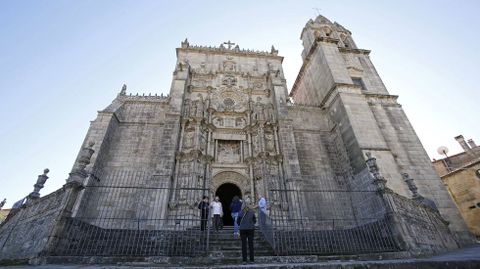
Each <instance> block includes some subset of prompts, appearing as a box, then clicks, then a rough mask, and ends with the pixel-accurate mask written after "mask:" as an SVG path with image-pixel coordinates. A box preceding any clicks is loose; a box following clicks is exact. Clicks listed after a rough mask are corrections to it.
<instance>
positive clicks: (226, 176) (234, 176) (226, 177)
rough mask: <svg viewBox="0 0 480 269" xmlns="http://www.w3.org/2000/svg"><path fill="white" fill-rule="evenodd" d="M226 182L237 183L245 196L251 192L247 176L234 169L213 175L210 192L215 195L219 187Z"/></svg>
mask: <svg viewBox="0 0 480 269" xmlns="http://www.w3.org/2000/svg"><path fill="white" fill-rule="evenodd" d="M225 183H230V184H234V185H236V186H237V187H238V188H240V191H241V192H242V195H243V196H245V195H249V194H250V183H249V180H248V178H247V177H246V176H244V175H242V174H240V173H237V172H233V171H223V172H220V173H217V174H216V175H215V176H213V180H212V184H211V186H210V193H211V194H212V196H213V195H215V192H216V191H217V189H218V188H219V187H220V186H221V185H223V184H225Z"/></svg>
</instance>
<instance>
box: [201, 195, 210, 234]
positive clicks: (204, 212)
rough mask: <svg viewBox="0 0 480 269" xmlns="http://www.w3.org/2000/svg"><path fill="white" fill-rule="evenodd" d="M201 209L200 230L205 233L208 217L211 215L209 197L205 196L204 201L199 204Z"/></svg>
mask: <svg viewBox="0 0 480 269" xmlns="http://www.w3.org/2000/svg"><path fill="white" fill-rule="evenodd" d="M198 209H200V210H201V211H200V230H201V231H204V230H205V228H206V227H207V221H208V215H209V213H210V204H209V203H208V196H203V200H202V201H201V202H200V203H199V204H198Z"/></svg>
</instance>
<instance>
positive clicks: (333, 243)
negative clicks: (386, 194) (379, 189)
mask: <svg viewBox="0 0 480 269" xmlns="http://www.w3.org/2000/svg"><path fill="white" fill-rule="evenodd" d="M354 193H356V194H357V196H358V197H357V198H360V197H362V198H361V201H360V200H358V201H356V202H357V203H359V202H362V203H365V204H364V205H363V206H366V203H368V204H369V210H368V211H364V212H362V210H363V209H362V207H360V206H359V207H355V206H354V205H353V204H352V202H354V201H355V196H356V195H354ZM269 196H270V197H277V198H281V197H283V199H286V201H279V200H274V201H272V202H270V206H269V208H270V210H269V213H268V215H267V214H266V213H265V212H262V211H259V212H258V214H259V219H260V223H259V229H260V231H261V233H262V235H263V236H264V238H265V240H266V241H267V242H268V243H269V244H270V245H271V247H272V248H273V249H274V251H275V253H276V254H278V255H300V254H302V255H306V254H316V255H322V254H323V255H327V254H353V253H368V252H388V251H396V250H399V248H398V246H397V245H396V243H395V240H394V238H393V233H392V231H391V228H390V222H389V220H388V218H387V217H386V213H385V208H384V206H383V203H382V201H381V200H380V199H381V198H380V197H379V196H378V194H377V193H376V192H374V191H369V190H365V191H347V190H312V189H310V190H301V191H300V190H279V189H278V190H270V191H269ZM352 197H353V198H352ZM327 200H328V201H332V202H331V203H324V202H325V201H327ZM262 219H263V221H262Z"/></svg>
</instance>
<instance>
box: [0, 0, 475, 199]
mask: <svg viewBox="0 0 480 269" xmlns="http://www.w3.org/2000/svg"><path fill="white" fill-rule="evenodd" d="M314 8H318V9H320V13H322V14H323V15H324V16H326V17H328V18H329V19H331V20H332V21H337V22H339V23H340V24H342V25H344V26H345V27H346V28H347V29H349V30H350V31H352V33H353V37H354V39H355V41H356V43H357V45H358V46H359V47H360V48H364V49H370V50H372V53H371V58H372V60H373V62H374V64H375V65H376V68H377V71H378V72H379V73H380V76H381V77H382V79H383V81H384V83H385V84H386V86H387V88H388V90H389V91H390V93H391V94H395V95H399V96H400V98H399V102H400V103H401V104H402V105H403V108H404V109H405V111H406V113H407V115H408V116H409V118H410V120H411V122H412V124H413V126H414V127H415V129H416V131H417V134H418V135H419V137H420V139H421V141H422V143H423V145H424V146H425V148H426V150H427V152H428V154H429V155H430V157H432V158H435V157H438V155H437V154H436V148H437V147H438V146H440V145H446V146H447V147H449V148H450V150H451V152H452V153H455V152H459V151H460V147H459V146H458V145H457V144H456V142H455V141H454V140H453V137H454V136H456V135H458V134H463V135H464V136H465V138H467V139H468V138H474V139H476V140H477V143H480V127H479V124H478V116H479V112H480V109H479V108H478V103H479V100H480V94H479V91H478V88H477V87H478V78H479V76H480V68H479V66H480V64H479V63H480V52H479V50H478V49H479V43H480V38H479V34H478V33H479V30H478V27H479V26H480V16H479V12H480V1H473V0H472V1H438V0H435V1H358V0H356V1H355V0H352V1H337V0H335V1H159V0H156V1H133V0H130V1H120V0H115V1H97V0H95V1H87V0H83V1H67V0H60V1H46V0H42V1H14V0H12V1H2V2H1V3H0V93H1V98H0V115H1V117H2V124H1V127H0V149H1V154H0V167H1V173H2V176H1V177H0V199H3V197H6V198H7V200H8V203H7V207H10V206H11V205H12V203H13V202H15V201H16V200H18V199H20V198H22V197H23V196H25V195H27V194H28V193H29V192H31V191H32V190H33V186H32V185H33V184H34V183H35V181H36V178H37V175H39V174H41V172H42V170H43V169H44V168H46V167H48V168H50V170H51V172H50V174H49V175H50V179H49V180H48V181H47V183H46V187H45V188H44V189H43V190H42V191H41V193H42V195H45V194H47V193H50V192H51V191H53V190H55V189H57V188H59V187H61V186H62V185H63V184H64V183H65V179H66V178H67V176H68V172H69V171H70V169H71V167H72V165H73V162H74V160H75V157H76V155H77V153H78V150H79V147H80V145H81V143H82V141H83V138H84V136H85V134H86V132H87V129H88V126H89V122H90V121H91V120H93V119H95V117H96V112H97V111H98V110H101V109H103V108H104V107H106V106H107V105H108V104H110V102H111V101H112V100H113V98H115V96H116V94H117V93H118V91H119V90H120V88H121V86H122V84H123V83H127V84H128V88H129V92H134V93H136V92H140V93H143V92H144V93H147V94H148V93H149V92H151V93H158V94H160V93H165V94H166V93H168V91H169V87H170V82H171V78H172V71H173V69H174V64H175V48H176V47H178V46H179V45H180V41H182V40H184V39H185V37H188V39H189V41H190V43H191V44H198V45H211V46H214V45H215V46H218V45H219V44H220V43H221V42H223V41H227V40H232V41H233V42H236V43H238V44H239V45H240V47H241V48H249V49H259V50H269V49H270V46H271V45H272V44H273V45H275V47H276V48H277V49H279V51H280V54H281V55H282V56H284V57H285V61H284V71H285V73H286V76H287V83H288V85H289V87H291V85H292V84H293V82H294V80H295V77H296V75H297V72H298V70H299V68H300V66H301V57H300V53H301V51H302V46H301V42H300V40H299V36H300V32H301V30H302V28H303V26H304V25H305V23H306V22H307V21H308V20H309V19H310V18H314V17H315V15H316V11H315V10H314Z"/></svg>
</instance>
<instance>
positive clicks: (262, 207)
mask: <svg viewBox="0 0 480 269" xmlns="http://www.w3.org/2000/svg"><path fill="white" fill-rule="evenodd" d="M258 209H259V212H258V214H259V215H260V216H259V218H260V225H265V219H266V217H267V200H266V199H265V197H263V196H260V200H258Z"/></svg>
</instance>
